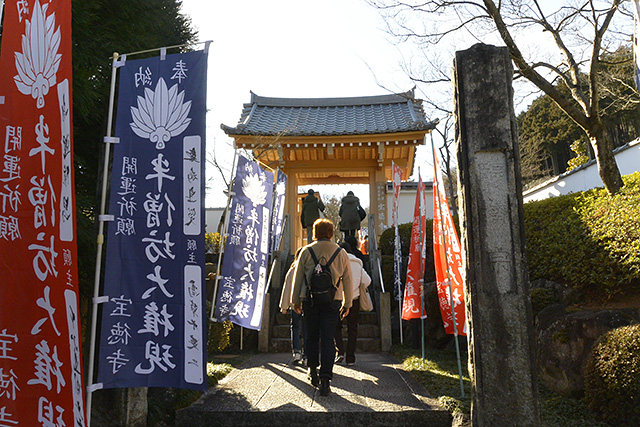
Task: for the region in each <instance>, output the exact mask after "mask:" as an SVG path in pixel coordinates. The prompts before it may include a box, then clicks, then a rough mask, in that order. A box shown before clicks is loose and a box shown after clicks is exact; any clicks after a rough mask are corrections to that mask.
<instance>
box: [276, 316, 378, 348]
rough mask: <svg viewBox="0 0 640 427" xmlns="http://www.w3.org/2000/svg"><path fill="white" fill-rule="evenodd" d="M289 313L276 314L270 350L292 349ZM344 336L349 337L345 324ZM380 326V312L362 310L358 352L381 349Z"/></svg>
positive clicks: (359, 320)
mask: <svg viewBox="0 0 640 427" xmlns="http://www.w3.org/2000/svg"><path fill="white" fill-rule="evenodd" d="M289 322H290V316H289V314H282V313H278V314H276V318H275V322H274V324H273V327H272V333H271V341H270V343H269V351H270V352H272V353H286V352H290V351H291V337H290V332H289ZM342 337H343V339H344V340H345V344H346V338H347V327H346V325H345V326H343V329H342ZM380 341H381V340H380V326H379V325H378V314H377V313H376V312H374V311H370V312H365V311H361V312H360V316H359V319H358V342H357V344H356V352H357V353H375V352H378V351H380V350H381V346H380Z"/></svg>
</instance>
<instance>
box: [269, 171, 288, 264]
mask: <svg viewBox="0 0 640 427" xmlns="http://www.w3.org/2000/svg"><path fill="white" fill-rule="evenodd" d="M286 192H287V175H286V174H285V173H284V172H282V171H281V170H278V174H277V175H276V188H275V190H274V193H273V218H272V219H271V253H273V252H275V251H277V250H278V249H280V240H281V238H282V227H283V226H284V201H285V196H286Z"/></svg>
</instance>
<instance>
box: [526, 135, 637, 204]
mask: <svg viewBox="0 0 640 427" xmlns="http://www.w3.org/2000/svg"><path fill="white" fill-rule="evenodd" d="M613 152H614V154H615V157H616V163H617V164H618V168H619V169H620V173H621V174H622V175H629V174H631V173H633V172H636V171H638V170H640V139H636V140H634V141H631V142H629V143H628V144H625V145H623V146H622V147H618V148H616V149H615V150H614V151H613ZM602 186H603V185H602V180H601V179H600V175H598V165H597V164H596V161H595V160H591V161H590V162H589V163H585V164H584V165H582V166H580V167H578V168H576V169H574V170H571V171H569V172H565V173H563V174H561V175H558V176H556V177H553V178H551V179H550V180H548V181H546V182H543V183H542V184H540V185H537V186H535V187H533V188H530V189H529V190H526V191H525V192H524V193H523V199H524V203H527V202H531V201H534V200H543V199H546V198H549V197H553V196H561V195H563V194H569V193H575V192H578V191H585V190H590V189H592V188H596V187H602Z"/></svg>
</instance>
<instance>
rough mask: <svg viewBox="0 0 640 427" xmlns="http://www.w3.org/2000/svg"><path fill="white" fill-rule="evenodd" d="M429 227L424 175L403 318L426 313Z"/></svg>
mask: <svg viewBox="0 0 640 427" xmlns="http://www.w3.org/2000/svg"><path fill="white" fill-rule="evenodd" d="M426 227H427V215H426V203H425V191H424V184H423V183H422V177H420V179H419V182H418V190H417V191H416V204H415V208H414V212H413V226H412V228H411V245H410V248H409V263H408V265H407V280H406V282H405V283H406V284H405V287H404V301H403V303H402V318H403V319H404V320H409V319H420V318H421V317H422V316H423V315H424V306H423V304H422V296H423V295H424V255H425V240H424V239H425V229H426Z"/></svg>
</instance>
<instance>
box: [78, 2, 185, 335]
mask: <svg viewBox="0 0 640 427" xmlns="http://www.w3.org/2000/svg"><path fill="white" fill-rule="evenodd" d="M181 4H182V2H181V1H180V0H145V1H125V0H74V1H73V2H72V14H73V23H72V25H73V28H72V30H73V132H74V160H75V184H76V207H77V211H78V215H77V225H78V227H77V230H78V261H79V273H80V292H81V301H82V305H83V314H84V315H86V312H87V307H88V298H89V296H90V295H91V292H92V291H91V289H92V287H93V280H94V269H95V256H96V255H95V254H96V227H95V220H96V214H97V211H98V209H99V191H100V182H101V178H102V170H101V167H102V153H103V152H104V151H103V150H104V143H103V142H102V141H103V137H104V135H106V118H107V110H108V102H109V86H110V81H111V64H112V56H113V53H114V52H118V53H121V54H122V53H128V52H136V51H140V50H147V49H151V48H159V47H162V46H173V45H179V44H184V43H188V42H193V41H195V40H196V32H195V31H194V29H193V28H192V27H191V22H190V20H189V18H187V17H185V16H184V15H181V14H180V7H181ZM138 57H140V56H136V58H138ZM83 323H85V324H86V322H83Z"/></svg>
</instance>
